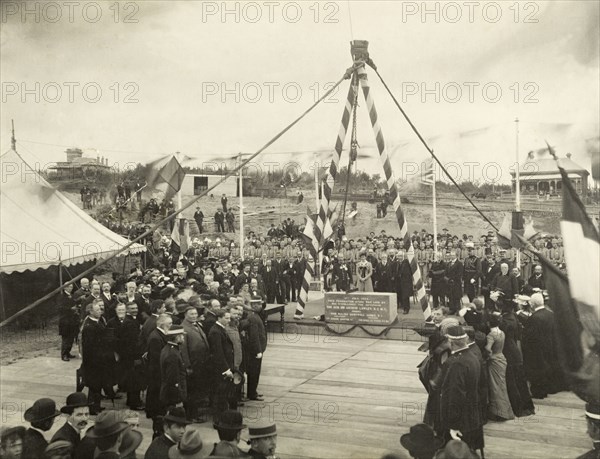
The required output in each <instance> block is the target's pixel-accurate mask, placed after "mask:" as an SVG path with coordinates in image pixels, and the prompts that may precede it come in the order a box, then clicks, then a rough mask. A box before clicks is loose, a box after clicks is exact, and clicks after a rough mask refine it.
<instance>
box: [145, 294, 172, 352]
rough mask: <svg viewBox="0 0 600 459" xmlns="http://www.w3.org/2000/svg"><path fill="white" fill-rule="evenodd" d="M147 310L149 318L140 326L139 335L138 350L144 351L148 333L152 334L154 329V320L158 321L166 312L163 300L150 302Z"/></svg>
mask: <svg viewBox="0 0 600 459" xmlns="http://www.w3.org/2000/svg"><path fill="white" fill-rule="evenodd" d="M149 309H150V316H149V317H148V318H147V319H146V322H144V325H142V330H141V331H140V334H139V337H140V342H139V346H140V349H146V345H147V344H148V337H149V336H150V333H152V330H154V329H155V328H156V319H158V316H160V315H161V314H164V313H165V312H166V308H165V302H164V300H152V302H151V303H150V308H149Z"/></svg>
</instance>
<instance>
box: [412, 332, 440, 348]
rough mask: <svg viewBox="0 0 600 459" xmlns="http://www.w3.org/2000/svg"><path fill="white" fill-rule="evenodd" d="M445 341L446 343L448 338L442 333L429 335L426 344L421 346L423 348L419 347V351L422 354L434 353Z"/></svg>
mask: <svg viewBox="0 0 600 459" xmlns="http://www.w3.org/2000/svg"><path fill="white" fill-rule="evenodd" d="M444 341H446V337H445V336H444V335H442V334H441V333H433V334H431V335H429V337H428V339H427V341H426V342H424V343H423V344H421V346H419V349H418V350H419V351H421V352H427V351H433V350H434V349H435V348H436V347H438V346H439V345H440V344H442V343H443V342H444Z"/></svg>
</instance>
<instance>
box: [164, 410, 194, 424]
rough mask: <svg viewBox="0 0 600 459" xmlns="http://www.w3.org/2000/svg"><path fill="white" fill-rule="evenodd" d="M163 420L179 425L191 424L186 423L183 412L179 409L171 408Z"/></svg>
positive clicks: (189, 422)
mask: <svg viewBox="0 0 600 459" xmlns="http://www.w3.org/2000/svg"><path fill="white" fill-rule="evenodd" d="M163 420H165V421H170V422H174V423H175V424H180V425H187V424H191V421H188V420H187V418H186V416H185V410H184V409H183V408H180V407H177V408H171V410H169V412H168V413H167V414H166V415H165V416H164V417H163Z"/></svg>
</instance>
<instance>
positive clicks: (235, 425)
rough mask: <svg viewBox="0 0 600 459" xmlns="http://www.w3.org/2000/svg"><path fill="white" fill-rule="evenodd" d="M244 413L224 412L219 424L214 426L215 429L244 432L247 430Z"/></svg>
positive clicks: (216, 423)
mask: <svg viewBox="0 0 600 459" xmlns="http://www.w3.org/2000/svg"><path fill="white" fill-rule="evenodd" d="M242 421H243V417H242V413H240V412H239V411H236V410H227V411H223V413H222V414H221V416H219V419H218V421H217V422H215V423H214V424H213V427H214V428H215V429H217V430H218V429H225V430H242V429H245V428H246V424H244V423H243V422H242Z"/></svg>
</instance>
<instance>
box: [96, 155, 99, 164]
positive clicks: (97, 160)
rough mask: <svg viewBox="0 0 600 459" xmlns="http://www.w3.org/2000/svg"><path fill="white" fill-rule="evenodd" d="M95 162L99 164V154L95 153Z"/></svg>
mask: <svg viewBox="0 0 600 459" xmlns="http://www.w3.org/2000/svg"><path fill="white" fill-rule="evenodd" d="M96 164H100V155H99V154H96Z"/></svg>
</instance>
